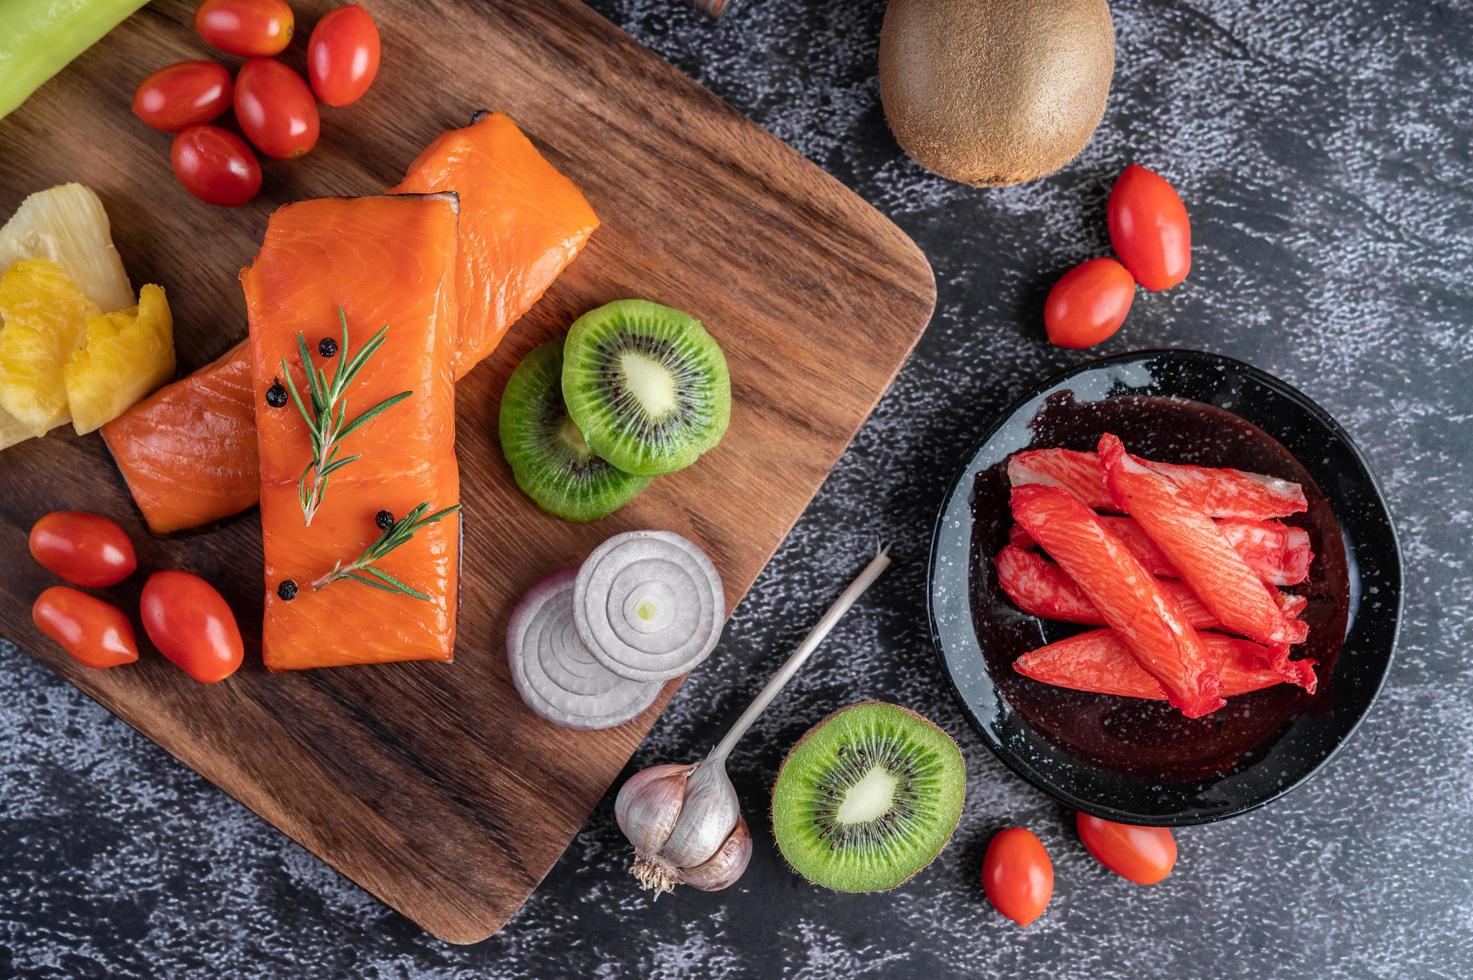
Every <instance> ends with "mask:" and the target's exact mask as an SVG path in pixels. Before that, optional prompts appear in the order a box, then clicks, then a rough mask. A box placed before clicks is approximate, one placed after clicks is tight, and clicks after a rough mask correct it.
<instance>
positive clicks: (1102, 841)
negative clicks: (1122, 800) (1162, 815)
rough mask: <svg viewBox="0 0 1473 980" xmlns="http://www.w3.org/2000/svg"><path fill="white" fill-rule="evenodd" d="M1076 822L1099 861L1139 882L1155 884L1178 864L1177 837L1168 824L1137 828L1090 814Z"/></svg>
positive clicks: (1080, 836) (1082, 836)
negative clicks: (1168, 827) (1172, 833)
mask: <svg viewBox="0 0 1473 980" xmlns="http://www.w3.org/2000/svg"><path fill="white" fill-rule="evenodd" d="M1075 825H1076V826H1077V827H1078V828H1079V839H1080V840H1082V841H1084V847H1085V850H1087V851H1089V853H1090V854H1093V855H1094V858H1095V860H1096V861H1098V862H1100V863H1101V864H1103V865H1104V866H1105V867H1107V868H1109V869H1110V870H1111V871H1113V872H1115V873H1116V874H1117V875H1119V876H1120V877H1122V878H1127V879H1129V880H1130V881H1133V882H1135V883H1136V884H1137V885H1154V884H1155V883H1156V882H1158V881H1160V880H1161V879H1162V878H1165V877H1166V876H1167V875H1169V874H1171V869H1172V868H1174V867H1175V866H1176V838H1175V837H1173V836H1171V831H1170V830H1168V829H1167V828H1165V827H1135V826H1132V825H1131V824H1125V823H1115V822H1114V821H1113V820H1103V819H1101V818H1099V817H1092V816H1090V815H1089V814H1087V813H1081V814H1079V816H1078V817H1077V818H1076V820H1075Z"/></svg>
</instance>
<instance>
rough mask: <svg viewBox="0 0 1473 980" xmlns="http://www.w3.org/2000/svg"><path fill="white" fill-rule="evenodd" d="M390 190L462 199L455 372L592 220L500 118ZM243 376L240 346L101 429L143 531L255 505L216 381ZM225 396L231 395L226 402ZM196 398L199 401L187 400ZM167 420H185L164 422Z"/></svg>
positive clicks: (523, 304)
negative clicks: (201, 430)
mask: <svg viewBox="0 0 1473 980" xmlns="http://www.w3.org/2000/svg"><path fill="white" fill-rule="evenodd" d="M395 190H396V191H404V192H409V191H413V190H435V191H445V190H455V191H457V193H459V195H460V204H461V223H460V246H459V250H458V252H457V255H458V258H457V261H458V263H459V268H458V280H459V282H458V288H459V289H460V290H461V294H462V295H464V296H467V297H468V299H466V300H465V301H464V302H463V303H462V304H461V305H462V312H461V313H460V314H459V316H458V319H457V324H456V354H455V376H456V377H457V378H459V377H460V376H462V375H464V374H465V372H466V371H468V370H470V368H472V367H474V366H475V365H476V364H478V363H479V362H480V361H481V360H482V359H483V358H485V357H486V356H487V355H489V354H490V353H491V352H492V350H494V349H495V347H496V344H497V343H498V342H499V341H500V339H501V337H502V336H503V335H504V334H505V333H506V331H507V328H508V327H510V326H511V325H512V324H513V323H514V322H516V321H517V320H518V319H519V318H520V317H521V316H522V314H523V313H526V312H527V310H528V309H530V308H531V306H532V304H533V303H535V302H536V301H537V300H538V298H539V297H541V296H542V294H543V293H544V292H545V291H546V290H547V288H548V287H549V286H551V285H552V283H553V280H555V279H557V277H558V275H559V274H560V273H561V272H562V271H563V269H564V268H565V267H566V266H567V265H568V263H569V262H571V261H573V259H574V258H575V257H576V256H577V255H578V252H579V250H581V249H582V248H583V246H584V245H585V244H586V243H587V241H588V237H589V235H591V234H593V231H594V229H595V228H597V227H598V218H597V216H596V215H594V213H593V209H592V208H590V207H589V205H588V201H587V200H586V199H585V198H584V197H583V195H582V194H581V193H580V192H579V190H578V188H577V187H575V186H574V185H573V183H572V181H570V180H568V178H566V177H564V176H563V175H562V174H561V173H559V172H558V171H557V169H556V168H555V167H553V166H552V164H550V163H548V162H547V160H546V159H545V158H544V157H543V156H542V154H540V153H538V152H537V148H536V147H535V146H533V145H532V143H531V142H530V141H529V140H528V139H527V138H526V136H524V135H523V134H522V132H521V130H519V129H518V128H517V126H516V123H514V122H512V121H511V119H510V118H509V117H507V116H505V115H503V114H501V113H491V114H489V115H486V116H485V117H484V118H482V119H480V120H479V121H477V122H476V123H474V124H472V125H471V126H468V127H466V128H465V129H457V130H454V131H452V132H449V133H446V134H444V135H443V136H441V137H439V138H438V139H436V140H435V141H434V142H433V143H431V144H430V145H429V147H427V148H426V149H425V151H424V152H423V153H421V154H420V156H419V157H418V158H417V159H416V160H415V161H414V163H413V164H411V165H410V168H409V173H408V174H407V175H406V176H405V178H404V181H403V182H402V183H401V184H400V185H399V186H398V187H397V188H395ZM330 326H331V325H330V324H327V325H324V329H326V327H330ZM328 332H330V331H328ZM249 373H250V360H249V356H248V354H247V351H246V347H245V345H244V344H242V345H241V346H240V347H238V348H236V349H235V350H234V351H232V352H231V354H228V355H226V357H225V358H222V359H221V360H220V361H217V362H216V363H215V364H212V365H210V366H208V367H205V368H201V369H200V370H199V371H196V372H195V373H194V374H192V375H190V376H189V377H187V378H185V379H183V380H182V381H179V382H176V383H175V384H174V385H172V386H170V387H169V388H166V389H164V390H165V391H167V392H170V395H169V396H168V410H167V411H164V410H162V409H161V408H156V409H153V410H148V409H145V408H144V406H147V405H149V404H150V403H151V402H152V401H153V399H150V400H149V401H147V402H144V403H142V404H141V405H139V406H135V407H134V408H133V409H131V410H130V411H128V412H125V413H124V414H123V416H122V417H121V418H120V419H118V420H117V421H116V422H114V423H112V425H111V426H109V427H108V428H110V429H112V432H113V434H112V435H110V436H107V443H108V447H109V448H110V449H111V450H112V451H113V455H114V457H115V458H116V459H117V460H118V465H119V467H120V468H122V469H123V475H124V477H125V478H126V479H127V480H128V487H129V489H130V490H132V491H133V494H134V497H135V499H137V501H138V505H139V507H140V508H142V509H143V512H144V515H145V517H147V518H148V521H149V526H150V527H153V528H154V529H155V530H158V531H162V530H171V531H173V530H181V529H183V528H189V527H197V526H199V525H201V524H209V523H211V522H213V521H217V520H221V519H223V518H226V517H229V516H231V515H232V514H236V513H239V512H240V511H242V510H245V509H246V508H247V507H250V506H252V505H253V504H255V503H256V501H257V495H258V493H259V491H260V479H259V475H258V473H257V470H256V456H257V453H256V433H255V428H254V426H255V423H254V418H255V416H254V412H255V405H254V403H253V402H252V398H251V393H250V391H249V388H248V386H247V385H245V384H241V385H239V386H237V387H235V388H231V387H227V386H224V385H222V384H221V379H222V378H226V377H228V378H234V379H245V378H246V377H247V376H248V375H249ZM160 394H162V393H160ZM231 396H234V397H236V398H237V401H235V402H234V403H233V404H227V403H226V399H228V398H230V397H231ZM158 397H159V396H158V395H155V396H154V398H158ZM196 398H197V399H199V400H201V401H203V402H206V403H207V404H206V405H200V406H196V405H193V404H192V401H193V400H194V399H196ZM135 415H137V416H139V417H137V418H134V416H135ZM171 415H173V416H174V418H176V419H183V420H185V423H184V425H178V424H171V422H170V416H171ZM196 417H208V418H209V419H210V420H211V425H212V427H211V428H210V429H209V433H210V435H211V437H210V438H197V437H196V434H195V433H194V431H193V430H192V429H189V428H187V425H188V420H190V419H193V418H196ZM125 460H126V462H125ZM197 474H206V475H207V485H206V486H205V487H204V491H205V492H204V493H201V494H197V495H195V499H190V500H183V499H178V498H183V497H185V496H188V495H190V494H191V493H192V488H193V486H194V481H195V479H196V475H197ZM135 475H137V480H136V482H135ZM140 488H142V493H143V495H142V496H140ZM156 517H157V522H156V520H155V518H156Z"/></svg>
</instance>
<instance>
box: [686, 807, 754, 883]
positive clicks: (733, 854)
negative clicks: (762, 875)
mask: <svg viewBox="0 0 1473 980" xmlns="http://www.w3.org/2000/svg"><path fill="white" fill-rule="evenodd" d="M751 860H752V832H751V831H750V830H748V829H747V821H746V820H744V819H742V818H740V817H739V818H737V825H736V826H735V827H733V828H732V831H731V834H730V835H729V836H728V837H727V838H726V841H725V843H723V844H722V845H721V847H720V848H719V849H718V850H717V851H716V853H715V854H713V855H711V857H710V858H709V859H708V860H707V861H706V862H705V863H704V864H698V865H696V866H695V867H694V868H681V869H680V870H679V871H677V872H676V873H675V876H676V878H678V879H679V880H680V883H681V884H683V885H689V886H691V887H692V888H698V889H700V890H701V891H703V892H719V891H721V889H723V888H729V887H731V886H732V885H734V884H736V882H737V879H738V878H740V877H741V876H742V874H743V872H745V871H746V870H747V863H748V862H750V861H751Z"/></svg>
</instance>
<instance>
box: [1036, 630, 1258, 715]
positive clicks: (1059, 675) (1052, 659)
mask: <svg viewBox="0 0 1473 980" xmlns="http://www.w3.org/2000/svg"><path fill="white" fill-rule="evenodd" d="M1202 642H1203V643H1204V644H1206V646H1207V650H1208V652H1210V653H1211V654H1212V656H1213V657H1214V658H1216V660H1217V671H1218V676H1219V677H1221V678H1222V695H1223V697H1228V698H1230V697H1232V696H1234V695H1236V694H1247V693H1248V692H1249V691H1260V690H1262V689H1263V688H1265V687H1273V686H1274V685H1275V684H1282V683H1283V681H1284V679H1283V678H1282V677H1280V676H1279V675H1278V674H1277V673H1275V672H1274V671H1273V670H1270V669H1269V668H1267V667H1264V666H1263V665H1262V664H1263V660H1262V657H1263V648H1262V647H1260V646H1259V645H1258V644H1256V643H1254V642H1252V641H1251V640H1240V639H1237V638H1235V637H1230V636H1221V635H1219V634H1217V633H1203V634H1202ZM1013 669H1014V670H1016V671H1017V672H1018V673H1020V674H1022V675H1023V676H1024V677H1031V678H1033V679H1034V680H1036V681H1042V682H1043V683H1045V684H1052V685H1053V686H1054V687H1067V688H1070V689H1071V690H1075V691H1089V692H1091V693H1094V694H1115V695H1118V696H1120V697H1126V698H1150V699H1152V700H1156V701H1160V700H1163V699H1164V698H1165V697H1166V695H1165V694H1163V693H1162V692H1161V685H1160V684H1158V683H1157V682H1156V679H1155V678H1154V677H1152V676H1151V675H1150V674H1148V673H1146V672H1145V671H1144V670H1142V669H1141V667H1140V664H1138V663H1136V662H1135V658H1134V657H1132V656H1131V655H1130V650H1129V649H1127V648H1126V646H1125V643H1124V642H1123V641H1122V640H1121V639H1120V637H1118V636H1117V635H1116V634H1115V633H1114V631H1112V630H1091V631H1090V632H1088V633H1080V634H1079V635H1078V636H1071V637H1069V638H1068V639H1066V640H1060V641H1058V642H1057V643H1050V644H1049V645H1048V646H1046V647H1039V648H1038V649H1037V650H1030V651H1029V652H1028V653H1025V654H1023V655H1022V656H1021V657H1019V658H1018V659H1017V660H1014V661H1013Z"/></svg>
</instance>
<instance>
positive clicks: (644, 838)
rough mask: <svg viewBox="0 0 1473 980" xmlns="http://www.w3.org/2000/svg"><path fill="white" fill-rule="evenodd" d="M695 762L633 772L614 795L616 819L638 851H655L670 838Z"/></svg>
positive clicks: (646, 852)
mask: <svg viewBox="0 0 1473 980" xmlns="http://www.w3.org/2000/svg"><path fill="white" fill-rule="evenodd" d="M695 768H696V767H695V766H694V765H683V766H681V765H661V766H651V767H649V768H648V769H644V770H641V771H640V772H637V773H635V774H634V775H633V776H630V777H629V779H628V781H626V782H625V783H624V785H623V786H621V787H620V788H619V795H618V796H617V797H616V798H615V799H614V819H615V820H617V821H618V823H619V829H620V830H622V831H623V832H624V836H625V837H627V838H629V843H631V844H633V845H634V850H635V853H637V854H639V853H644V854H654V853H655V852H657V851H659V850H660V848H661V847H662V846H664V844H665V842H666V841H667V840H669V838H670V832H671V831H672V830H674V829H675V824H676V821H678V820H679V819H680V813H681V810H682V808H683V807H684V804H685V791H686V782H687V779H688V777H689V776H690V774H691V772H692V771H693V770H694V769H695Z"/></svg>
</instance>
